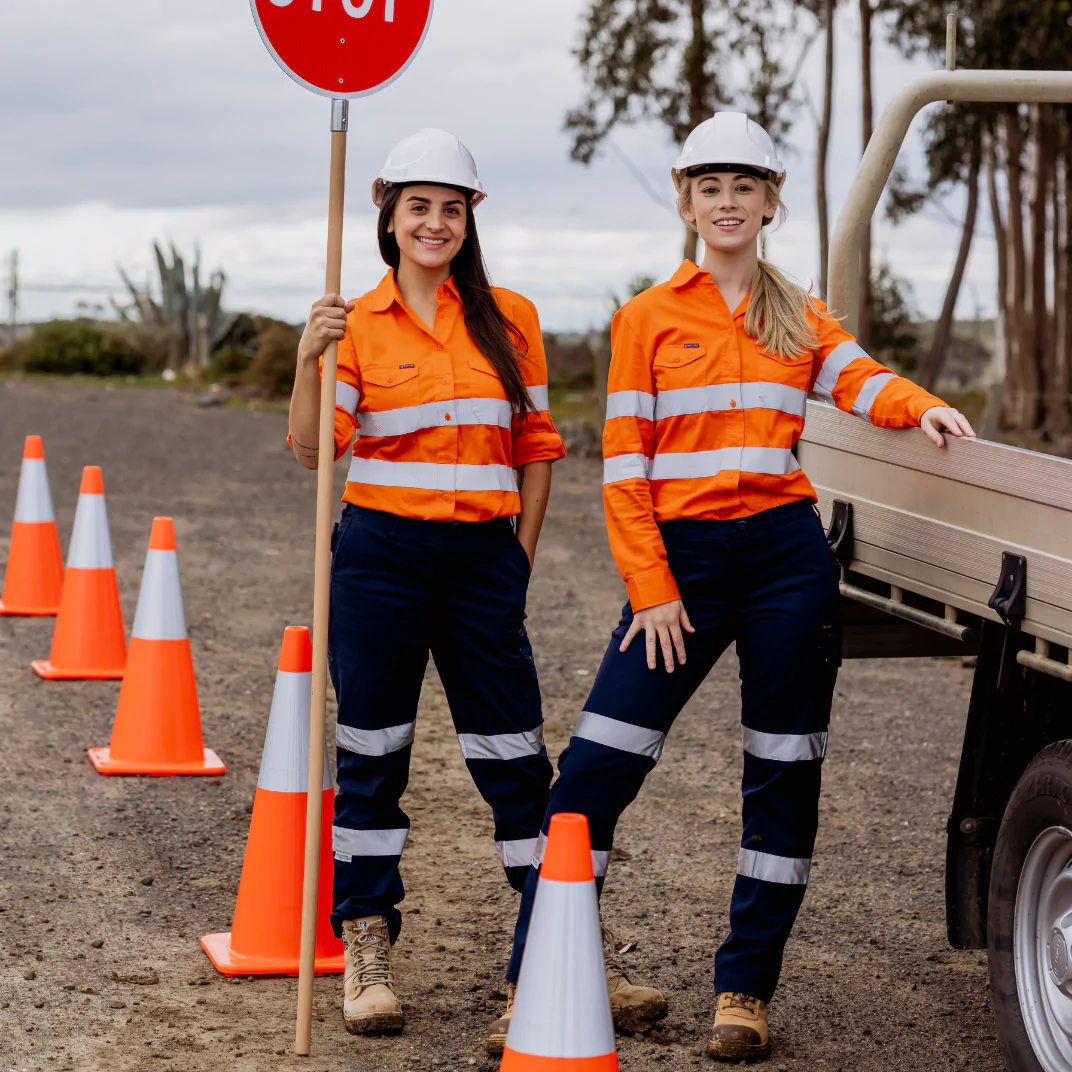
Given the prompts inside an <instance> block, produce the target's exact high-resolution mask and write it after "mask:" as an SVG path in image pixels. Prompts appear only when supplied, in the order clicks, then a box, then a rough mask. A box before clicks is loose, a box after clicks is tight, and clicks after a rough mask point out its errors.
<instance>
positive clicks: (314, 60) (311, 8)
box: [250, 0, 433, 97]
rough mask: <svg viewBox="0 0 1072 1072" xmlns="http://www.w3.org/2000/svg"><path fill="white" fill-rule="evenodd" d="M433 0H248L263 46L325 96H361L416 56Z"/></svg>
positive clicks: (386, 81)
mask: <svg viewBox="0 0 1072 1072" xmlns="http://www.w3.org/2000/svg"><path fill="white" fill-rule="evenodd" d="M432 4H433V0H250V7H252V9H253V18H254V20H255V21H256V23H257V29H258V31H259V32H260V35H261V38H262V40H263V41H264V44H265V47H266V48H267V49H268V51H269V52H271V54H272V55H273V56H274V57H275V61H276V63H278V64H279V66H280V67H282V68H283V70H284V71H286V72H287V74H289V75H290V77H291V78H293V79H294V81H295V82H300V83H301V84H302V85H303V86H305V88H306V89H311V90H312V91H313V92H314V93H319V94H321V95H322V96H325V97H362V96H364V95H365V94H367V93H375V92H376V90H378V89H383V87H384V86H386V85H388V84H389V83H391V82H393V81H394V80H395V79H396V78H397V77H398V76H399V75H400V74H401V73H402V72H403V71H404V70H405V69H406V68H407V67H408V66H409V65H410V63H411V62H412V61H413V57H414V56H416V55H417V53H418V51H419V50H420V47H421V45H422V44H424V38H425V36H426V35H427V33H428V27H429V25H430V24H431V21H432Z"/></svg>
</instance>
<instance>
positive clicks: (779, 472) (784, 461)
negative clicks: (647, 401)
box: [651, 447, 800, 480]
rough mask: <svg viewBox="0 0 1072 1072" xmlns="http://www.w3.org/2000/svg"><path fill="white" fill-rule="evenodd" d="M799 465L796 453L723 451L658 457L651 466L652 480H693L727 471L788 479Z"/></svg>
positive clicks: (744, 449) (762, 449)
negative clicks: (794, 455)
mask: <svg viewBox="0 0 1072 1072" xmlns="http://www.w3.org/2000/svg"><path fill="white" fill-rule="evenodd" d="M799 468H800V463H799V462H798V461H797V460H796V458H794V457H793V452H792V451H791V450H788V449H783V448H781V447H721V448H720V449H718V450H696V451H687V452H681V453H676V454H656V455H655V458H654V459H653V460H652V464H651V479H652V480H691V479H695V478H699V477H710V476H718V474H719V473H721V472H724V471H726V470H730V471H734V470H738V471H740V472H743V473H765V474H767V475H770V476H787V475H788V474H789V473H795V472H796V471H797V470H798V469H799Z"/></svg>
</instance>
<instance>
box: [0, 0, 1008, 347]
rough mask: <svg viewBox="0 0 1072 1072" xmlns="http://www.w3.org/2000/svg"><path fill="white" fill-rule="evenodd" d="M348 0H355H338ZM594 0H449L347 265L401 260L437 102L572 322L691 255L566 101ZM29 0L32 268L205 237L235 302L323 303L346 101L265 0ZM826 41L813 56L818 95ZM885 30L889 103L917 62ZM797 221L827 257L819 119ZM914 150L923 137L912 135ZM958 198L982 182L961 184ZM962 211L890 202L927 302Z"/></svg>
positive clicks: (793, 248) (362, 111) (491, 207)
mask: <svg viewBox="0 0 1072 1072" xmlns="http://www.w3.org/2000/svg"><path fill="white" fill-rule="evenodd" d="M325 2H326V3H332V2H336V0H325ZM584 7H585V4H584V2H583V0H543V2H542V3H540V4H519V3H503V2H502V0H436V8H435V15H434V18H433V23H432V27H431V30H430V33H429V36H428V39H427V42H426V44H425V47H424V50H423V51H422V53H421V55H420V56H418V58H417V60H416V61H415V62H414V64H413V65H412V67H411V68H410V69H409V70H408V71H407V72H406V74H405V75H404V76H403V77H402V78H401V79H399V80H398V81H397V82H396V83H394V84H393V85H392V86H390V87H388V88H387V89H386V90H385V91H384V92H382V93H380V94H377V95H375V96H373V97H370V98H364V99H362V100H359V101H356V102H354V103H353V104H352V105H351V125H350V145H349V159H348V167H349V175H348V213H347V240H346V264H345V276H344V277H345V280H346V289H347V291H348V292H349V293H360V292H361V291H363V290H365V289H367V288H369V287H371V286H372V285H374V283H375V281H376V279H377V278H378V276H379V275H380V274H381V271H382V265H381V264H380V263H379V259H378V256H377V254H376V250H375V243H374V238H373V209H372V206H371V204H370V202H369V198H368V189H369V185H370V183H371V180H372V177H373V176H374V174H375V171H376V169H377V168H378V166H379V164H380V163H381V162H382V160H383V158H384V157H385V155H386V153H387V150H388V149H389V148H390V146H391V145H392V144H393V143H394V142H395V141H397V140H398V139H399V138H401V137H402V136H404V135H405V134H407V133H410V132H411V131H413V130H414V129H417V128H419V127H421V126H429V125H434V126H443V127H446V128H448V129H451V130H454V131H455V132H456V133H458V134H459V136H461V137H462V139H463V140H464V141H465V142H466V143H467V144H468V145H469V147H470V148H471V149H472V150H473V152H474V154H475V155H476V157H477V160H478V162H479V164H480V169H481V174H482V177H483V179H484V182H485V185H486V186H487V187H488V189H489V191H490V193H491V196H490V197H489V199H488V201H487V202H486V203H485V204H484V205H483V206H481V209H480V225H481V237H482V240H483V242H484V245H485V250H486V254H487V256H488V260H489V263H490V266H491V269H492V274H493V277H494V278H495V280H496V282H499V283H501V284H503V285H506V286H512V287H515V288H517V289H519V290H522V291H523V292H525V293H528V294H530V295H531V296H532V297H533V299H534V300H535V301H536V302H537V303H538V305H539V307H540V310H541V314H542V316H543V320H544V322H545V324H546V325H547V326H548V327H550V328H555V329H559V330H566V329H574V328H576V329H581V328H586V327H589V326H592V325H595V324H598V323H600V322H601V321H602V320H603V319H604V317H605V315H606V306H607V295H608V294H609V293H610V292H611V291H612V290H617V291H619V292H620V291H622V290H624V288H625V285H626V283H627V281H628V280H629V279H630V278H631V277H633V276H636V275H640V274H650V275H655V276H657V277H666V276H668V275H669V274H670V273H671V272H672V271H673V269H674V268H675V267H676V265H677V263H678V260H679V258H680V248H681V240H682V232H681V225H680V224H679V223H678V221H677V220H676V219H675V217H674V216H673V214H672V213H671V212H669V211H667V210H666V209H665V208H664V207H662V206H660V205H659V204H657V203H655V201H653V200H652V198H651V197H649V195H648V194H647V193H646V192H645V190H644V189H643V188H642V187H641V185H640V184H639V183H638V182H637V181H636V179H635V178H634V177H633V176H632V175H631V174H630V173H629V171H628V170H627V169H626V168H625V167H624V166H623V164H622V163H621V161H620V160H619V159H618V158H617V157H616V156H615V155H614V154H613V153H604V154H601V155H600V157H599V158H598V159H597V160H596V161H595V163H594V164H593V165H592V167H590V168H583V167H580V166H578V165H576V164H573V163H571V162H570V160H569V155H568V150H569V144H568V139H567V138H566V136H565V135H564V134H563V133H562V130H561V126H562V118H563V116H564V114H565V112H566V111H567V109H568V108H569V107H571V106H572V105H574V104H575V103H576V102H577V101H578V100H579V99H580V97H581V95H582V92H583V87H582V85H581V81H580V77H579V75H578V72H577V69H576V64H575V61H574V59H573V57H572V55H571V49H572V48H573V47H574V45H575V44H576V41H577V38H578V34H579V31H580V18H581V14H582V12H583V10H584ZM58 8H59V10H58V12H57V6H56V5H29V4H26V5H7V10H5V11H4V13H3V15H2V16H0V19H2V20H3V32H2V36H0V251H2V250H3V249H4V248H5V247H7V248H16V247H17V248H19V250H20V255H21V258H22V265H23V270H22V274H23V277H24V279H25V280H26V281H28V282H34V281H37V282H49V281H53V282H55V281H57V280H59V281H65V282H74V281H81V282H92V283H97V282H106V281H114V280H115V278H116V277H115V275H114V272H113V265H114V264H115V263H116V262H117V261H119V262H122V263H123V264H124V265H127V266H129V267H131V268H132V270H134V271H135V273H137V274H144V273H145V272H146V271H147V270H148V269H149V267H150V263H149V257H150V243H151V241H152V240H153V239H154V238H156V239H160V240H168V239H174V240H175V241H176V242H178V243H179V244H180V245H181V246H182V248H183V250H184V251H185V252H189V251H191V250H192V247H193V245H194V243H195V242H200V244H201V246H202V248H203V251H204V260H205V262H206V266H207V267H210V268H211V267H215V266H217V265H220V266H222V267H224V268H225V269H226V270H227V273H228V278H229V283H228V290H227V299H228V301H229V303H230V304H231V305H232V306H234V307H245V308H252V309H256V310H260V311H264V312H271V313H274V314H275V315H278V316H284V317H288V318H290V319H301V318H302V317H303V316H304V312H305V310H306V309H307V308H308V305H309V302H310V301H311V300H312V298H313V297H315V296H316V294H317V293H318V292H319V289H320V287H321V286H322V278H323V261H324V252H323V245H324V203H325V197H326V183H327V156H328V131H327V127H328V108H329V106H328V102H327V101H326V100H324V99H323V98H320V97H316V96H314V95H312V94H310V93H308V92H306V91H305V90H303V89H301V88H300V87H299V86H297V85H295V84H294V83H292V82H291V81H290V80H289V79H288V78H286V77H285V76H284V75H283V73H282V72H281V71H279V70H278V69H277V68H276V66H275V64H274V62H273V61H272V60H271V58H270V57H269V55H268V54H267V52H266V51H265V50H264V48H263V46H262V45H261V43H260V40H259V39H258V37H257V34H256V31H255V29H254V26H253V21H252V19H251V17H250V14H249V9H248V5H247V4H246V3H244V2H243V0H184V2H183V3H181V4H176V3H174V2H170V3H165V2H164V0H139V2H138V3H137V4H133V3H130V2H129V0H98V2H96V3H95V4H92V5H90V4H84V3H76V2H74V0H65V2H62V3H61V4H60V5H58ZM850 15H851V13H850V12H848V11H846V12H843V14H842V16H841V22H840V23H839V45H840V55H839V62H838V68H837V76H838V93H837V113H836V116H835V120H836V123H837V127H836V131H835V138H834V143H833V150H832V157H831V163H830V186H831V209H832V216H836V212H837V209H838V207H839V205H840V203H841V201H842V199H843V198H844V196H845V193H846V192H847V189H848V186H849V183H850V181H851V176H852V174H853V171H854V168H855V164H856V160H857V157H858V155H859V134H858V131H859V118H858V116H857V115H856V112H857V111H858V106H857V105H856V104H855V101H856V100H857V99H858V92H857V87H856V82H855V80H856V77H857V76H856V57H855V51H856V47H857V45H856V38H855V25H854V23H853V21H852V18H851V17H850ZM820 60H821V55H820V50H819V47H818V45H817V46H815V47H814V48H813V52H812V54H811V56H810V57H809V62H808V64H807V66H806V68H805V72H804V79H805V81H806V83H808V84H809V85H810V86H811V87H812V88H811V93H812V96H813V98H814V99H818V96H819V92H818V83H817V79H818V74H819V70H818V67H819V62H820ZM923 67H924V65H923V64H922V63H920V62H919V61H915V62H913V63H907V62H906V61H904V60H903V59H902V58H900V57H899V56H897V54H896V53H894V52H893V51H892V49H890V48H889V47H888V46H884V45H881V44H880V45H879V55H878V61H877V62H876V71H877V79H876V98H877V100H878V102H879V105H880V106H881V104H882V103H883V102H884V101H886V100H888V99H889V97H890V96H891V95H892V93H893V92H894V90H895V89H896V88H897V87H898V86H899V85H900V84H902V83H903V82H904V81H905V79H906V78H908V77H909V76H910V75H911V74H912V73H914V72H917V71H919V70H920V69H922V68H923ZM615 139H616V141H617V143H618V144H619V145H620V146H621V147H622V149H623V151H625V152H626V153H627V154H628V155H629V157H630V159H631V160H632V161H633V162H634V163H635V165H636V167H638V168H639V169H640V170H641V171H643V173H644V175H645V176H647V177H648V179H649V182H650V183H651V184H652V185H653V186H654V187H655V188H656V189H658V190H662V191H665V192H666V195H667V196H668V197H669V196H670V194H671V190H670V186H669V180H668V177H667V173H668V169H669V163H670V161H671V160H672V158H673V156H674V147H673V146H671V145H670V144H669V142H668V140H667V138H666V136H665V134H664V133H663V132H662V131H661V130H660V129H658V128H656V127H654V126H642V127H637V128H630V129H626V130H623V131H621V133H619V134H616V135H615ZM793 142H794V146H793V149H792V151H791V152H790V153H789V163H790V183H789V186H788V187H787V191H786V196H787V200H788V203H789V207H790V211H791V222H790V224H789V225H788V226H787V227H786V228H785V229H784V230H783V231H782V232H780V233H778V234H775V235H773V236H772V237H771V241H770V247H769V252H770V255H771V257H772V259H774V260H775V261H777V262H779V263H782V264H783V265H784V266H785V267H786V268H787V269H788V270H790V271H792V272H793V273H794V274H796V275H797V276H799V277H802V278H804V279H807V278H811V277H814V276H815V275H816V274H817V252H816V240H815V225H814V219H815V210H814V183H813V178H812V174H811V173H812V171H813V169H814V150H813V142H814V129H813V125H812V122H811V120H810V118H809V117H808V114H807V112H806V110H802V112H801V116H800V121H799V123H798V125H797V128H796V130H795V131H794V134H793ZM907 155H908V158H909V160H910V161H911V160H916V161H917V165H918V149H913V148H911V147H910V148H909V150H908V154H907ZM950 207H951V210H952V211H953V212H954V214H955V213H956V212H957V211H958V210H959V209H958V203H957V202H956V201H954V202H953V203H952V204H951V206H950ZM957 237H958V235H957V229H956V228H955V227H953V226H950V225H949V224H945V223H943V224H937V223H935V222H934V221H933V220H924V219H918V220H915V221H912V222H910V223H909V224H908V225H906V226H905V227H903V228H901V229H899V230H893V229H891V228H889V227H888V226H886V225H884V224H878V225H877V226H876V247H877V248H878V249H880V250H887V251H888V255H889V258H890V260H891V261H892V262H893V264H894V267H895V269H896V270H898V271H899V272H900V273H901V274H905V275H908V276H909V278H910V280H911V282H912V283H913V286H914V287H915V292H916V297H917V300H918V301H919V302H920V304H921V305H922V306H923V308H924V309H925V310H926V311H928V312H933V311H934V310H935V309H937V307H938V306H939V304H940V302H941V297H942V293H943V290H944V285H945V279H946V273H947V271H948V266H949V265H951V264H952V260H953V256H954V254H955V245H956V241H957ZM987 248H988V247H987V244H986V239H985V238H983V237H982V236H980V239H979V240H977V246H976V251H975V253H973V258H972V263H971V266H970V269H969V279H971V280H973V281H974V284H975V286H976V290H977V291H978V293H979V294H980V295H982V296H984V297H985V298H986V299H987V300H988V301H989V295H990V293H991V292H992V290H993V281H992V276H993V271H992V263H991V262H992V258H988V257H987V256H986V255H985V251H986V249H987ZM79 296H84V295H75V294H73V293H72V294H67V295H64V294H58V293H55V292H34V291H32V290H28V291H26V293H25V296H24V308H25V310H26V313H27V315H30V316H35V317H42V316H46V315H51V314H56V313H62V312H69V311H70V310H71V309H72V308H73V305H74V302H75V300H77V297H79Z"/></svg>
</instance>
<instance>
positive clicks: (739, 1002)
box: [723, 993, 756, 1013]
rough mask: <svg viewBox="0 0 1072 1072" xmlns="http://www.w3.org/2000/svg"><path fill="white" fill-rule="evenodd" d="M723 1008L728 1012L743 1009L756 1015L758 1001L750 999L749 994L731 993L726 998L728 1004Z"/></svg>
mask: <svg viewBox="0 0 1072 1072" xmlns="http://www.w3.org/2000/svg"><path fill="white" fill-rule="evenodd" d="M723 1008H724V1009H725V1010H726V1011H727V1012H729V1011H730V1009H741V1010H743V1011H744V1012H748V1013H754V1012H755V1011H756V999H755V998H753V997H749V996H748V995H747V994H737V993H731V994H728V995H727V996H726V1003H725V1005H724V1006H723Z"/></svg>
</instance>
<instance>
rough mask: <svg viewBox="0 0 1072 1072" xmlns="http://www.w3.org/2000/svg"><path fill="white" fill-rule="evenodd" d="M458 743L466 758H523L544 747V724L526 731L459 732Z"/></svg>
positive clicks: (535, 753)
mask: <svg viewBox="0 0 1072 1072" xmlns="http://www.w3.org/2000/svg"><path fill="white" fill-rule="evenodd" d="M458 744H460V745H461V748H462V755H463V756H464V757H465V758H466V759H522V758H523V757H524V756H535V755H539V753H540V751H541V750H542V749H543V726H542V725H541V726H537V727H536V729H534V730H526V731H525V732H524V733H494V734H482V733H459V734H458Z"/></svg>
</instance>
